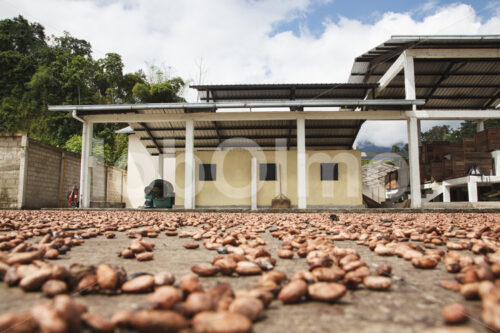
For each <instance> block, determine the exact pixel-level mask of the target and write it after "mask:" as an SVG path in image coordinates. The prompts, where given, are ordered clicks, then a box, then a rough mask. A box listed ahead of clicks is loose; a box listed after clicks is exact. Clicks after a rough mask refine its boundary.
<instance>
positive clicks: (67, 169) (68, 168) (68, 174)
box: [58, 152, 80, 207]
mask: <svg viewBox="0 0 500 333" xmlns="http://www.w3.org/2000/svg"><path fill="white" fill-rule="evenodd" d="M73 155H74V156H73ZM62 178H63V181H62V184H61V191H60V197H59V206H58V207H67V206H68V199H67V195H68V192H70V191H71V190H72V189H73V185H75V184H76V185H77V186H78V187H80V155H78V154H73V153H69V152H64V160H63V177H62Z"/></svg>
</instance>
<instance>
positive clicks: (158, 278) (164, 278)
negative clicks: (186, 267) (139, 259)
mask: <svg viewBox="0 0 500 333" xmlns="http://www.w3.org/2000/svg"><path fill="white" fill-rule="evenodd" d="M154 279H155V286H157V287H159V286H171V285H173V284H174V283H175V276H174V275H173V274H172V273H169V272H160V273H156V274H155V275H154Z"/></svg>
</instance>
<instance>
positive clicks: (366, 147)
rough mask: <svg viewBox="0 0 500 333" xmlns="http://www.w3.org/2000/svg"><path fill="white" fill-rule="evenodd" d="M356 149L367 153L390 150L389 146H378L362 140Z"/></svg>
mask: <svg viewBox="0 0 500 333" xmlns="http://www.w3.org/2000/svg"><path fill="white" fill-rule="evenodd" d="M357 149H358V150H361V151H362V152H369V153H387V152H390V151H391V147H380V146H376V145H373V144H371V143H369V142H363V143H360V144H358V146H357Z"/></svg>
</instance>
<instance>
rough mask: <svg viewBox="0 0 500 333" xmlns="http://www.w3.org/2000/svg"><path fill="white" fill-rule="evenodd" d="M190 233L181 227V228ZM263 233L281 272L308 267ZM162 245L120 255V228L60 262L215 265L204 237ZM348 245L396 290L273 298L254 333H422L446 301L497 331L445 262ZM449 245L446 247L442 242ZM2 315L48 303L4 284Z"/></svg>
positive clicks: (92, 305)
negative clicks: (150, 255) (453, 287)
mask: <svg viewBox="0 0 500 333" xmlns="http://www.w3.org/2000/svg"><path fill="white" fill-rule="evenodd" d="M182 230H185V228H180V229H179V230H178V231H182ZM262 238H263V239H264V240H266V241H267V242H268V244H267V245H266V249H267V250H268V251H270V252H271V254H272V255H273V257H275V258H277V260H278V262H277V266H276V269H278V270H281V271H283V272H285V273H286V274H288V275H289V276H292V275H293V273H294V272H296V271H298V270H300V269H307V264H306V262H305V259H302V258H298V257H297V256H295V259H291V260H284V259H279V258H278V257H277V256H276V251H277V250H278V247H279V246H280V241H279V240H277V239H275V238H273V237H272V236H271V234H270V232H269V230H267V232H266V233H265V234H262ZM148 240H149V241H152V242H154V243H155V244H156V248H155V250H154V260H153V261H149V262H139V261H137V260H134V259H123V258H119V257H118V255H117V254H118V252H119V251H120V250H122V249H124V248H126V247H127V246H128V244H129V242H130V239H129V238H127V237H126V233H124V232H116V238H115V239H106V238H105V237H104V236H99V237H97V238H93V239H87V240H85V243H84V244H83V245H82V246H77V247H74V248H73V249H72V250H71V251H69V252H68V253H67V254H65V255H62V256H61V257H60V259H58V260H56V261H54V263H57V264H64V265H67V266H69V265H71V264H73V263H84V264H94V265H97V264H101V263H111V264H114V265H119V266H123V267H124V268H125V270H126V271H127V273H128V274H129V275H130V274H133V273H136V272H149V273H156V272H161V271H168V272H171V273H173V274H175V276H176V278H177V281H178V280H179V279H180V277H181V276H183V275H185V274H189V273H191V271H190V267H191V266H192V265H193V264H195V263H203V262H210V260H211V259H212V258H213V257H214V256H215V255H216V252H215V251H209V250H206V249H205V248H204V247H203V245H202V244H201V241H200V245H201V246H200V248H198V249H195V250H187V249H185V248H184V247H183V246H182V245H183V244H184V243H186V242H188V241H192V240H191V239H186V238H179V237H177V236H175V237H168V236H166V235H165V234H163V233H162V234H160V236H158V238H154V239H148ZM335 244H337V245H339V246H342V247H353V248H356V249H357V250H358V251H359V254H360V255H361V260H363V261H364V262H366V263H368V265H369V266H370V268H371V269H375V266H376V264H379V263H388V264H390V265H392V268H393V270H392V272H393V285H392V287H391V289H390V291H387V292H375V291H369V290H365V289H363V287H360V288H359V289H358V290H355V291H348V292H347V294H346V295H345V296H344V297H343V298H342V299H341V301H339V302H337V303H333V304H326V303H319V302H310V301H309V302H303V303H299V304H295V305H282V304H281V302H280V301H278V300H274V301H273V302H272V304H271V306H270V307H269V308H268V309H267V310H266V311H265V316H264V318H263V319H262V320H259V321H258V322H256V323H255V324H254V332H285V331H286V332H421V331H422V330H423V329H425V328H428V327H433V326H442V325H444V322H443V318H442V315H441V309H442V307H443V305H445V304H447V303H451V302H460V303H462V304H463V305H464V306H465V307H466V309H467V310H468V312H469V314H470V318H469V320H468V322H467V324H466V326H469V327H472V328H474V329H475V330H476V331H477V332H491V331H490V330H488V329H487V328H485V327H484V326H483V324H482V322H481V319H480V311H481V304H480V301H465V300H464V299H463V297H462V296H461V295H460V293H456V292H453V291H449V290H445V289H443V288H441V287H440V286H439V284H438V283H439V281H440V280H446V279H448V280H453V277H454V276H453V274H450V273H448V272H447V271H446V270H445V268H444V264H443V263H442V262H440V263H439V265H438V267H437V268H436V269H432V270H418V269H415V268H414V267H412V265H411V263H410V262H408V261H405V260H404V259H401V258H398V257H396V256H392V257H381V256H378V255H376V254H374V253H373V252H372V251H370V250H369V249H368V248H367V247H365V246H359V245H357V244H355V243H354V242H351V241H337V242H335ZM441 248H443V249H444V250H446V249H445V248H444V247H441ZM258 278H259V277H258V276H254V277H225V276H216V277H209V278H200V279H201V281H202V284H203V286H204V287H205V288H208V287H210V286H212V285H214V284H216V283H217V282H229V283H230V284H231V286H232V287H233V289H234V290H236V289H240V288H247V287H251V286H252V285H254V284H256V283H257V280H258ZM74 297H75V299H76V301H78V302H81V303H83V304H85V305H87V306H88V308H89V311H90V312H92V313H98V314H101V315H103V316H104V317H108V318H109V317H110V316H111V315H112V313H113V312H114V311H116V310H117V309H137V308H141V307H144V306H145V304H146V303H145V298H146V297H145V295H125V294H122V295H116V296H104V295H86V296H80V295H74ZM0 299H1V300H2V302H0V313H7V312H23V311H27V310H28V309H29V308H30V307H31V306H32V305H33V304H35V303H37V302H40V301H42V300H46V298H45V297H44V296H43V295H42V294H41V293H38V292H33V293H25V292H23V291H22V290H21V289H20V288H17V287H15V288H9V287H7V286H6V284H5V283H0Z"/></svg>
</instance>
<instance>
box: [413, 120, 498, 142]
mask: <svg viewBox="0 0 500 333" xmlns="http://www.w3.org/2000/svg"><path fill="white" fill-rule="evenodd" d="M484 127H485V128H500V120H498V119H488V120H486V121H485V122H484ZM476 131H477V124H476V122H474V121H471V120H467V121H464V122H462V123H460V127H459V128H457V129H453V128H451V127H450V126H448V125H441V126H433V127H432V128H431V129H429V130H428V131H426V132H422V133H421V139H422V143H424V144H425V143H432V142H436V141H445V142H462V141H463V139H464V138H472V137H474V135H475V134H476Z"/></svg>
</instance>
